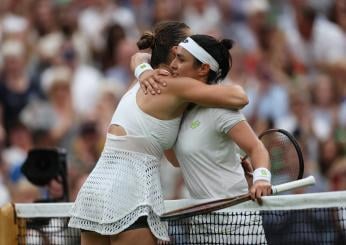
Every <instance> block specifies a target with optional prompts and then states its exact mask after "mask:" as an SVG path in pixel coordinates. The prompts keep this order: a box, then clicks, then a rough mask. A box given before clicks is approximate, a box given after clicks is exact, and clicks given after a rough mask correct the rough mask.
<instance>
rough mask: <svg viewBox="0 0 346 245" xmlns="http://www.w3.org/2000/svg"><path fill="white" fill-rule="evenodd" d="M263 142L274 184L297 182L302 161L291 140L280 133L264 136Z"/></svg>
mask: <svg viewBox="0 0 346 245" xmlns="http://www.w3.org/2000/svg"><path fill="white" fill-rule="evenodd" d="M261 141H262V142H263V144H264V146H265V147H266V149H267V150H268V153H269V157H270V162H271V173H272V176H275V179H273V184H277V183H283V182H287V181H291V180H296V179H297V178H298V175H299V161H300V159H299V156H298V153H297V149H296V147H295V144H294V143H293V142H292V141H291V139H290V138H289V137H288V136H287V135H285V134H283V133H281V132H279V131H278V132H271V133H269V134H265V135H263V136H262V137H261Z"/></svg>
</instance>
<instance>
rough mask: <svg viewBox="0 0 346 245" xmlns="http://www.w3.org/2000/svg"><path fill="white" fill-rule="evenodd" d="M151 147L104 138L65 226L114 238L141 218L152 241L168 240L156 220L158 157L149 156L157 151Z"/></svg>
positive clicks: (159, 207)
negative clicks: (97, 158) (145, 221)
mask: <svg viewBox="0 0 346 245" xmlns="http://www.w3.org/2000/svg"><path fill="white" fill-rule="evenodd" d="M151 146H152V144H151V142H150V140H148V139H147V138H144V137H131V136H113V137H107V140H106V144H105V147H104V150H103V152H102V154H101V156H100V158H99V160H98V162H97V164H96V166H95V168H94V169H93V171H92V172H91V173H90V175H89V177H88V178H87V180H86V182H85V183H84V184H83V186H82V188H81V190H80V191H79V193H78V196H77V198H76V201H75V203H74V205H73V208H72V211H71V219H70V222H69V226H70V227H75V228H80V229H84V230H90V231H95V232H97V233H100V234H103V235H115V234H118V233H120V232H121V231H123V230H124V229H126V228H128V227H129V226H130V225H131V224H133V223H134V222H135V221H136V220H137V219H138V218H139V217H140V216H144V215H145V216H147V217H148V218H147V221H148V224H149V227H150V230H151V231H152V233H153V234H154V235H155V237H157V238H158V239H161V240H169V237H168V232H167V230H168V227H167V224H166V222H161V221H160V218H159V216H160V215H161V214H162V213H164V211H165V210H164V200H163V195H162V189H161V183H160V174H159V159H160V158H159V157H160V156H158V155H156V156H155V154H153V152H159V151H158V150H157V149H150V148H151ZM148 149H149V150H148ZM148 152H150V153H151V154H148ZM157 154H160V153H157Z"/></svg>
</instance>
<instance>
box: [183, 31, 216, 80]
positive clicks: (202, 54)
mask: <svg viewBox="0 0 346 245" xmlns="http://www.w3.org/2000/svg"><path fill="white" fill-rule="evenodd" d="M179 46H181V47H183V48H184V49H186V50H187V51H189V53H191V54H192V55H193V56H194V57H195V58H196V59H198V60H199V61H200V62H202V63H203V64H208V65H209V66H210V69H212V70H213V71H215V72H216V73H217V72H218V71H219V64H218V63H217V61H216V60H215V59H214V58H213V56H211V55H210V54H209V53H208V52H207V51H205V49H204V48H202V47H201V46H199V45H198V44H197V43H196V42H195V41H194V40H193V39H192V38H190V37H188V38H186V39H185V40H184V41H182V42H181V43H179Z"/></svg>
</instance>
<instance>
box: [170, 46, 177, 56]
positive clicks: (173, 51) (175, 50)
mask: <svg viewBox="0 0 346 245" xmlns="http://www.w3.org/2000/svg"><path fill="white" fill-rule="evenodd" d="M177 49H178V46H173V47H172V48H171V52H172V54H173V55H174V57H175V56H176V55H177Z"/></svg>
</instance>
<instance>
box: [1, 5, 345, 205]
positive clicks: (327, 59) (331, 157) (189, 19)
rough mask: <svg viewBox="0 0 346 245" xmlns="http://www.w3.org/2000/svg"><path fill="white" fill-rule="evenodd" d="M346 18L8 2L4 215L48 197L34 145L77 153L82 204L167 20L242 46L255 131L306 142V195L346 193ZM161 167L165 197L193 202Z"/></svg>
mask: <svg viewBox="0 0 346 245" xmlns="http://www.w3.org/2000/svg"><path fill="white" fill-rule="evenodd" d="M345 11H346V3H345V1H344V0H331V1H324V0H319V1H309V0H287V1H283V0H278V1H276V0H275V1H274V0H232V1H231V0H217V1H211V0H187V1H181V0H178V1H176V0H130V1H128V0H88V1H84V0H83V1H82V0H17V1H11V0H3V1H0V206H1V205H2V204H4V203H5V202H8V201H15V202H16V201H20V202H31V201H33V200H35V199H38V198H39V196H40V195H42V193H41V192H42V190H40V189H37V188H36V187H34V186H32V185H30V183H28V181H27V180H26V179H25V178H24V177H23V176H22V174H21V172H20V167H21V165H22V164H23V162H24V160H25V159H26V157H27V153H28V151H29V150H30V149H32V148H34V147H62V148H65V149H66V150H67V153H68V181H69V187H70V192H69V193H70V200H71V201H73V200H74V198H75V195H76V193H78V190H79V188H80V186H81V185H82V183H83V181H84V180H85V178H86V177H87V176H88V173H90V171H91V170H92V168H93V167H94V165H95V163H96V161H97V159H98V157H99V155H100V153H101V149H102V145H103V143H104V135H105V133H106V132H107V127H108V124H109V122H110V119H111V117H112V114H113V111H114V109H115V108H116V105H117V103H118V101H119V98H120V97H121V96H122V95H123V94H124V92H125V91H126V90H127V88H128V86H129V85H130V84H131V82H132V80H133V79H134V76H133V73H132V72H131V70H130V65H129V63H130V62H129V61H130V58H131V55H132V54H133V53H134V52H136V51H137V48H136V46H135V41H136V40H137V38H138V37H139V34H140V33H141V32H143V31H145V30H148V29H151V27H152V25H154V24H155V23H157V22H159V21H164V20H180V21H184V22H186V23H187V24H188V25H189V26H191V28H192V30H193V32H194V33H202V34H209V35H213V36H215V37H225V38H232V39H234V40H235V41H236V45H235V48H234V49H233V50H232V56H233V62H232V64H233V67H232V70H231V72H230V74H229V76H228V78H227V79H228V80H230V81H231V82H235V83H238V84H241V85H242V86H243V87H244V88H245V89H246V91H247V93H248V95H249V98H250V103H249V105H248V106H246V107H245V108H244V110H243V113H244V115H245V116H246V117H247V119H248V121H249V123H250V124H251V126H252V127H253V128H254V129H255V130H256V132H257V133H260V132H261V131H263V130H265V129H267V128H270V127H277V128H284V129H286V130H288V131H289V132H291V133H293V135H294V136H295V137H296V138H297V139H298V141H299V143H300V145H301V147H302V149H303V154H304V158H305V162H306V168H305V169H306V175H309V174H313V175H314V176H315V177H316V178H318V185H316V186H315V187H313V188H308V189H306V190H305V191H328V190H345V189H346V186H345V178H344V176H345V174H344V172H345V169H346V168H345V166H346V165H345V157H346V15H345ZM161 170H162V180H163V185H164V190H165V191H166V192H165V197H166V198H180V197H185V196H186V192H185V191H184V190H185V189H184V187H183V183H182V179H181V176H180V174H179V170H178V169H175V170H173V169H172V168H171V167H167V162H166V161H164V160H163V164H162V169H161ZM59 188H60V187H59V186H57V185H56V183H52V186H50V188H49V191H51V193H49V194H51V195H60V194H61V189H59Z"/></svg>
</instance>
